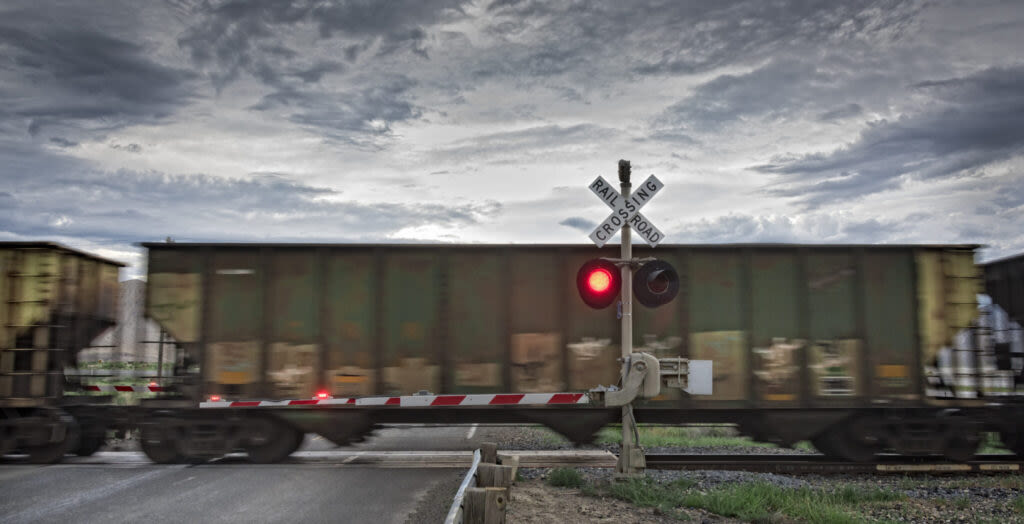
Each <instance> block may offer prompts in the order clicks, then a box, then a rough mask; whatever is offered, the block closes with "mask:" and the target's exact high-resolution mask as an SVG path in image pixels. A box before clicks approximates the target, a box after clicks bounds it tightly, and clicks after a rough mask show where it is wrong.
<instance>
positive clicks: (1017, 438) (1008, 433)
mask: <svg viewBox="0 0 1024 524" xmlns="http://www.w3.org/2000/svg"><path fill="white" fill-rule="evenodd" d="M999 440H1002V441H1003V447H1005V448H1006V449H1008V450H1010V451H1012V452H1013V453H1014V454H1015V455H1017V456H1018V457H1024V432H1022V431H1021V430H1020V428H1005V429H1003V430H1002V431H1000V432H999Z"/></svg>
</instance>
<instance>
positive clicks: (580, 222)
mask: <svg viewBox="0 0 1024 524" xmlns="http://www.w3.org/2000/svg"><path fill="white" fill-rule="evenodd" d="M558 225H560V226H567V227H571V228H573V229H578V230H580V231H583V232H584V233H590V232H591V231H593V229H594V228H595V227H597V222H594V221H593V220H587V219H585V218H582V217H569V218H567V219H565V220H563V221H561V222H559V223H558Z"/></svg>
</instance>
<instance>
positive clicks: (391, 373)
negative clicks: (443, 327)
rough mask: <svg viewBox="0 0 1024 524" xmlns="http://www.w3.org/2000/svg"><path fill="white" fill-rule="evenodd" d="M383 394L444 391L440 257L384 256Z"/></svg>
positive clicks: (419, 253) (421, 254) (432, 254)
mask: <svg viewBox="0 0 1024 524" xmlns="http://www.w3.org/2000/svg"><path fill="white" fill-rule="evenodd" d="M384 265H385V271H386V272H387V273H386V274H387V278H386V279H385V281H384V297H383V298H384V302H385V306H384V308H385V316H384V319H383V320H384V326H385V340H384V345H383V349H384V351H383V363H382V368H381V375H382V380H383V381H384V384H383V386H384V390H385V391H386V392H389V393H395V394H406V393H415V392H417V391H421V390H427V391H431V392H437V391H441V362H440V354H439V353H438V351H439V348H437V347H435V345H434V340H435V339H434V337H435V332H434V330H435V329H436V322H437V303H438V298H439V295H438V289H437V283H438V281H437V273H438V271H439V264H438V257H437V253H435V252H429V251H412V250H395V251H393V252H391V253H388V254H386V255H385V258H384Z"/></svg>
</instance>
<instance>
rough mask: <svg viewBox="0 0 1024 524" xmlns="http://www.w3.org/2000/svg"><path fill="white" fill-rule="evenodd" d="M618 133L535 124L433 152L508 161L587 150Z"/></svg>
mask: <svg viewBox="0 0 1024 524" xmlns="http://www.w3.org/2000/svg"><path fill="white" fill-rule="evenodd" d="M620 134H621V132H620V131H618V130H615V129H611V128H606V127H601V126H596V125H593V124H578V125H574V126H558V125H548V126H537V127H531V128H528V129H522V130H518V131H508V132H503V133H493V134H489V135H481V136H476V137H473V138H468V139H464V140H459V141H457V142H454V143H452V144H451V145H449V146H448V147H444V148H441V149H437V150H435V151H434V154H436V155H440V156H443V157H446V158H447V157H456V158H463V157H464V158H481V157H494V156H499V157H503V158H504V160H508V159H510V158H516V157H518V156H519V155H522V154H524V153H527V152H528V153H530V154H531V155H533V154H538V153H543V152H547V151H555V150H563V151H564V150H566V148H577V149H587V150H589V149H592V148H593V147H594V146H595V144H598V143H601V142H603V141H605V140H607V139H609V138H613V137H616V136H619V135H620Z"/></svg>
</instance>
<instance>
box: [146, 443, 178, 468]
mask: <svg viewBox="0 0 1024 524" xmlns="http://www.w3.org/2000/svg"><path fill="white" fill-rule="evenodd" d="M141 446H142V452H143V453H145V454H146V456H147V457H149V460H152V461H153V462H155V463H157V464H175V463H177V462H180V461H181V455H179V454H178V449H177V448H176V447H175V446H174V443H173V442H169V441H166V440H162V441H161V440H157V441H152V440H145V439H143V440H142V441H141Z"/></svg>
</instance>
